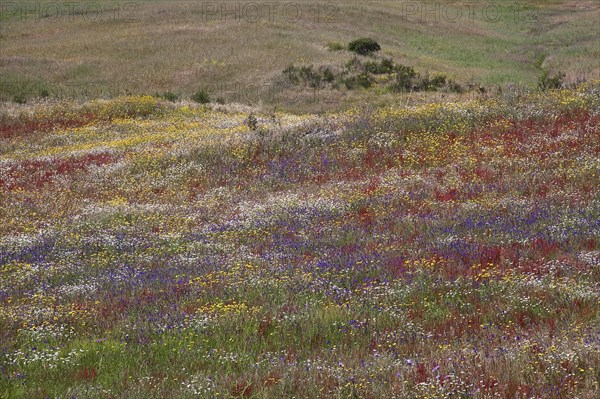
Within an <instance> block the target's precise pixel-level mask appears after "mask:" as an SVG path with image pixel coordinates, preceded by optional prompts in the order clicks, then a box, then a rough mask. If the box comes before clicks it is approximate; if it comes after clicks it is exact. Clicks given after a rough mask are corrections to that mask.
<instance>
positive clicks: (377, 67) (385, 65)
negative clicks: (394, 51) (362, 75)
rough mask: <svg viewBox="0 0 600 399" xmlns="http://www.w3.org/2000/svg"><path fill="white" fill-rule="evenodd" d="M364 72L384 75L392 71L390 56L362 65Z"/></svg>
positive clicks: (392, 64) (392, 62) (392, 63)
mask: <svg viewBox="0 0 600 399" xmlns="http://www.w3.org/2000/svg"><path fill="white" fill-rule="evenodd" d="M364 68H365V72H369V73H372V74H375V75H386V74H390V73H392V72H394V61H392V60H391V59H390V58H384V59H382V60H381V62H379V63H377V62H376V61H369V62H367V63H366V64H365V65H364Z"/></svg>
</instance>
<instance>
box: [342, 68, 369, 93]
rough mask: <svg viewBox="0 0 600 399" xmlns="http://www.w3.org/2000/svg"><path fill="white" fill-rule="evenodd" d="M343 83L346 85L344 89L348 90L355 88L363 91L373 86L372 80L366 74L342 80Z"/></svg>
mask: <svg viewBox="0 0 600 399" xmlns="http://www.w3.org/2000/svg"><path fill="white" fill-rule="evenodd" d="M343 83H344V84H345V85H346V88H347V89H349V90H352V89H355V88H357V87H362V88H364V89H368V88H369V87H371V85H372V84H373V79H372V78H371V76H369V74H368V73H366V72H363V73H360V74H358V75H354V76H349V77H347V78H345V79H344V80H343Z"/></svg>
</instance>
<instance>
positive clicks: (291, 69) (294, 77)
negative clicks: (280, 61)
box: [283, 65, 300, 84]
mask: <svg viewBox="0 0 600 399" xmlns="http://www.w3.org/2000/svg"><path fill="white" fill-rule="evenodd" d="M299 72H300V69H299V68H297V67H295V66H294V65H289V66H288V67H287V68H285V69H284V70H283V76H285V77H286V78H287V80H289V81H290V82H291V83H294V84H298V83H300V76H299Z"/></svg>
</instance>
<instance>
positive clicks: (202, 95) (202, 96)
mask: <svg viewBox="0 0 600 399" xmlns="http://www.w3.org/2000/svg"><path fill="white" fill-rule="evenodd" d="M192 101H195V102H197V103H200V104H207V103H209V102H210V96H209V95H208V92H207V91H206V90H204V89H199V90H198V91H197V92H196V93H194V95H193V96H192Z"/></svg>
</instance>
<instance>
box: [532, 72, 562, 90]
mask: <svg viewBox="0 0 600 399" xmlns="http://www.w3.org/2000/svg"><path fill="white" fill-rule="evenodd" d="M564 78H565V74H564V73H562V72H558V74H557V75H554V76H550V75H549V73H548V71H543V72H542V75H541V76H540V78H539V79H538V88H539V89H540V90H541V91H546V90H552V89H560V88H561V87H563V79H564Z"/></svg>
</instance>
